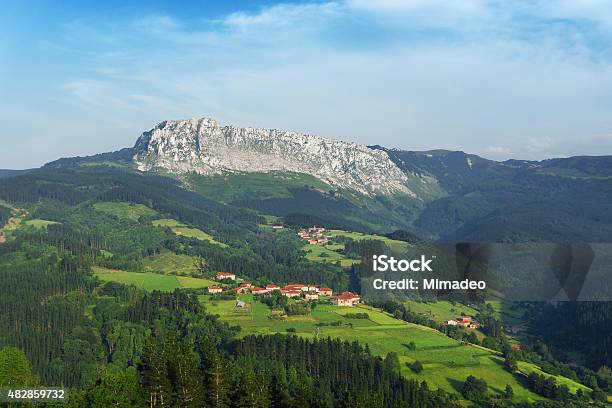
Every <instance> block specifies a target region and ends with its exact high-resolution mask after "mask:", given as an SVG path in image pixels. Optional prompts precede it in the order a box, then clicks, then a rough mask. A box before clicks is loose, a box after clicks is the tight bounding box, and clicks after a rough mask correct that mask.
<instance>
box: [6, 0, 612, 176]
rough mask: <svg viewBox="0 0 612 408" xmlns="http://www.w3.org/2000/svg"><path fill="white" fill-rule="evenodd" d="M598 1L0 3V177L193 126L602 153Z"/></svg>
mask: <svg viewBox="0 0 612 408" xmlns="http://www.w3.org/2000/svg"><path fill="white" fill-rule="evenodd" d="M102 3H104V4H102ZM606 3H608V2H607V1H603V0H583V1H572V0H551V1H540V0H534V1H523V0H515V1H512V2H505V1H484V0H465V1H453V2H445V1H442V0H429V1H426V0H378V1H373V0H346V1H331V2H327V1H318V2H305V3H302V2H299V3H287V2H282V3H278V2H272V1H267V2H255V1H219V2H214V1H199V2H187V1H181V2H165V1H146V2H136V1H131V2H125V1H107V2H76V1H75V2H62V3H61V4H62V6H61V7H59V6H58V4H59V3H58V2H51V1H48V2H46V1H36V2H28V1H11V0H9V1H5V2H3V4H2V12H1V13H0V30H2V31H1V32H2V36H1V37H0V120H1V121H2V124H3V125H2V127H1V128H0V143H1V146H2V148H1V149H0V168H28V167H33V166H39V165H41V164H43V163H45V162H48V161H51V160H54V159H55V158H58V157H60V156H63V157H65V156H75V155H86V154H94V153H99V152H102V151H110V150H116V149H119V148H121V147H126V146H131V145H133V143H134V141H135V140H136V138H137V137H138V136H139V135H140V133H142V132H143V131H144V130H147V129H150V128H151V127H153V126H155V125H156V124H157V123H159V122H161V121H162V120H165V119H179V118H188V117H200V116H211V117H214V118H216V119H218V120H219V121H220V122H221V123H224V124H235V125H240V126H257V127H275V128H283V129H291V130H297V131H302V132H306V133H311V134H316V135H319V136H323V137H327V138H332V139H340V140H348V141H355V142H359V143H365V144H382V145H385V146H388V147H398V148H403V149H408V150H424V149H432V148H447V149H458V150H464V151H468V152H470V153H476V154H479V155H482V156H485V157H489V158H493V159H506V158H510V157H512V158H527V159H541V158H547V157H558V156H569V155H577V154H593V155H600V154H612V114H611V113H612V64H611V63H612V7H609V3H608V4H606Z"/></svg>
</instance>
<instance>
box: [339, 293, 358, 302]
mask: <svg viewBox="0 0 612 408" xmlns="http://www.w3.org/2000/svg"><path fill="white" fill-rule="evenodd" d="M334 298H335V299H340V300H353V299H359V295H356V294H354V293H352V292H343V293H342V294H341V295H338V296H334Z"/></svg>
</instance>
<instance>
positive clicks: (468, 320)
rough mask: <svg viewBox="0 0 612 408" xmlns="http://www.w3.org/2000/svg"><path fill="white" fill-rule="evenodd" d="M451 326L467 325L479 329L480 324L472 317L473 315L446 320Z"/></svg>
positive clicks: (469, 327)
mask: <svg viewBox="0 0 612 408" xmlns="http://www.w3.org/2000/svg"><path fill="white" fill-rule="evenodd" d="M446 323H447V324H448V325H449V326H460V327H467V328H468V329H478V328H479V327H480V324H479V323H478V322H477V321H476V320H474V319H472V317H471V316H462V317H460V318H458V319H452V320H449V321H448V322H446Z"/></svg>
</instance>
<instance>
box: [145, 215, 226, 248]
mask: <svg viewBox="0 0 612 408" xmlns="http://www.w3.org/2000/svg"><path fill="white" fill-rule="evenodd" d="M152 222H153V226H155V227H163V228H170V230H172V232H173V233H174V234H175V235H180V236H184V237H189V238H195V239H199V240H200V241H208V242H210V243H212V244H216V245H219V246H222V247H227V245H226V244H224V243H221V242H218V241H215V239H214V238H213V236H212V235H210V234H207V233H206V232H204V231H202V230H200V229H197V228H192V227H189V226H187V225H185V224H183V223H181V222H180V221H177V220H174V219H171V218H162V219H159V220H153V221H152Z"/></svg>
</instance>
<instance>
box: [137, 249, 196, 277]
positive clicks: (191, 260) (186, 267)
mask: <svg viewBox="0 0 612 408" xmlns="http://www.w3.org/2000/svg"><path fill="white" fill-rule="evenodd" d="M196 262H197V258H196V257H195V256H189V255H179V254H175V253H174V252H171V251H162V252H161V253H159V254H155V255H152V256H148V257H146V258H144V259H143V260H142V263H143V267H144V270H145V272H157V273H163V274H171V273H176V274H179V275H184V274H187V275H191V274H193V273H195V272H197V271H198V270H197V268H196Z"/></svg>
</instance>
